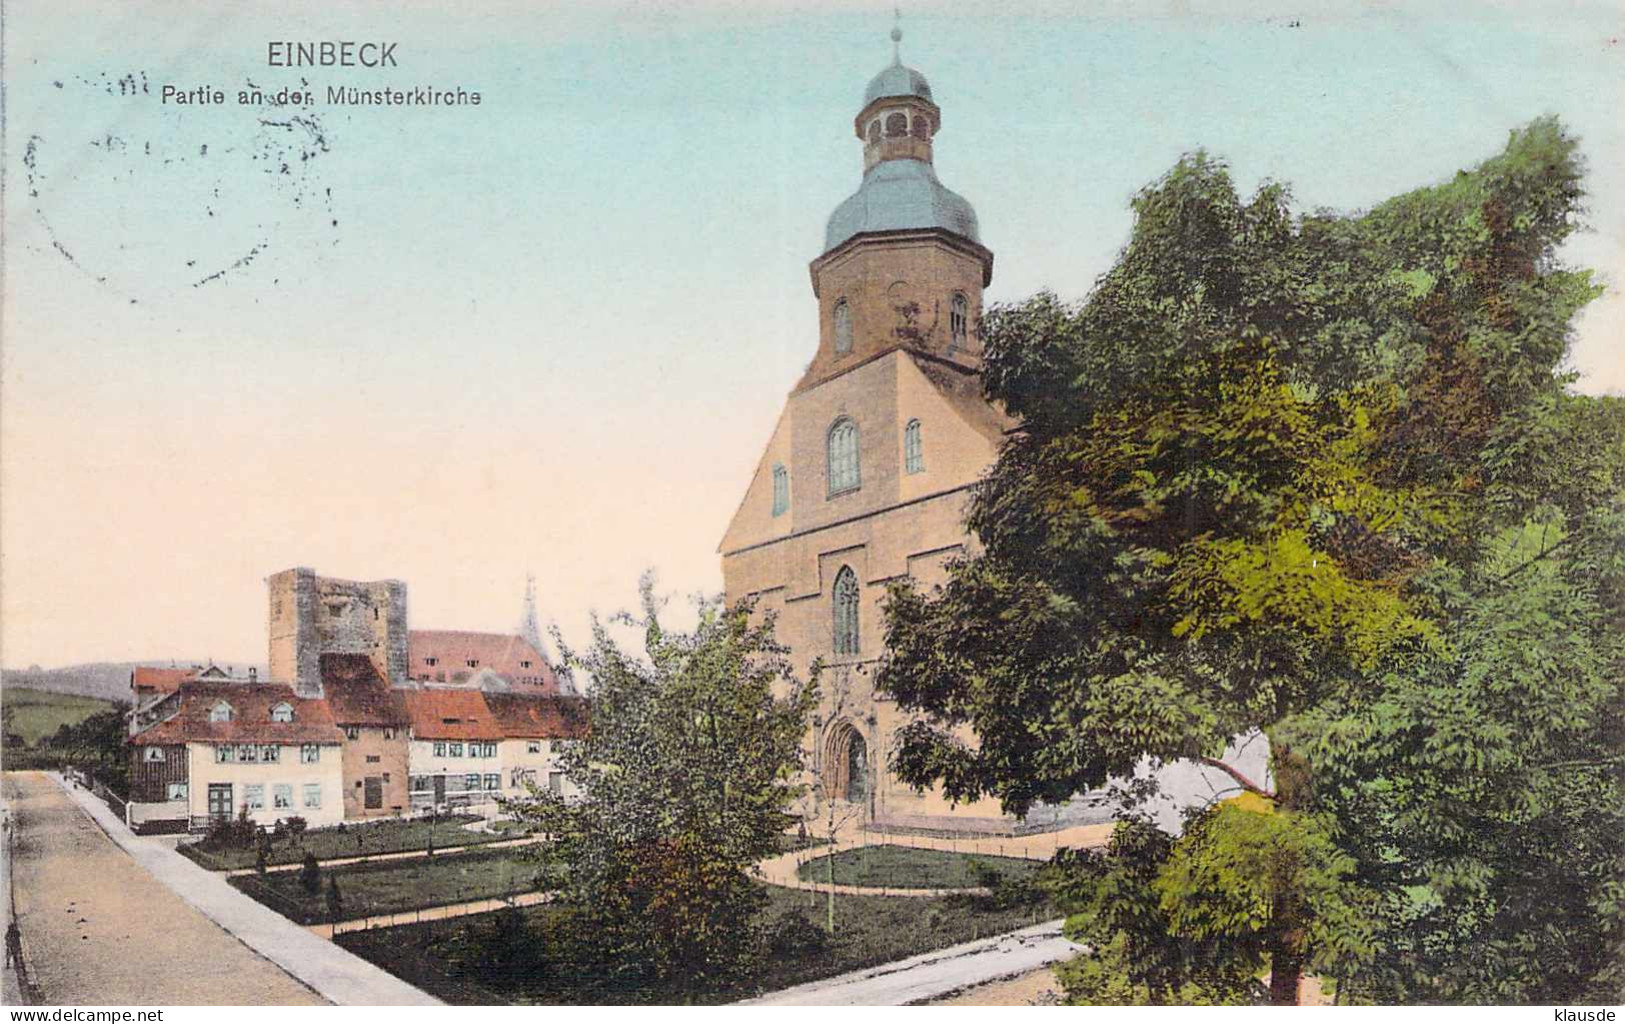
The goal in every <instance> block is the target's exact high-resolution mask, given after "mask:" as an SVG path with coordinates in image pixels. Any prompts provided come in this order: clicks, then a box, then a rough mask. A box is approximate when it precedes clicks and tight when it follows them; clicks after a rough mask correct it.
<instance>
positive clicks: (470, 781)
mask: <svg viewBox="0 0 1625 1024" xmlns="http://www.w3.org/2000/svg"><path fill="white" fill-rule="evenodd" d="M463 788H464V789H479V788H480V774H479V772H469V773H468V774H467V775H465V776H463Z"/></svg>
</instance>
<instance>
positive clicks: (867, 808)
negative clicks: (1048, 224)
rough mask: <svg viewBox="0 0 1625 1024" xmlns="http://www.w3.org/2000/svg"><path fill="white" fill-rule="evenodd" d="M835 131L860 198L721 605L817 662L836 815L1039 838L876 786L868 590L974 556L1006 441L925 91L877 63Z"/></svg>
mask: <svg viewBox="0 0 1625 1024" xmlns="http://www.w3.org/2000/svg"><path fill="white" fill-rule="evenodd" d="M900 37H901V36H900V33H897V32H894V33H893V36H892V38H893V40H894V41H895V40H897V39H899V38H900ZM852 128H853V133H854V134H855V135H856V136H857V139H858V142H859V143H860V145H861V147H862V152H863V180H862V183H861V184H860V185H859V186H858V189H857V191H856V192H854V193H853V194H852V195H851V196H850V197H849V198H847V199H846V200H845V201H844V202H842V203H841V204H840V205H839V206H837V207H836V209H835V212H834V213H832V214H831V215H830V217H829V221H828V224H827V227H826V230H825V235H824V249H823V252H822V253H821V254H820V255H819V256H818V258H817V259H815V260H813V261H812V265H811V272H812V291H813V296H814V298H815V299H816V300H817V311H818V350H817V352H816V353H815V354H814V355H813V358H812V362H811V363H810V365H809V366H808V367H807V370H806V372H805V373H804V374H803V375H802V377H801V380H800V381H799V382H797V384H796V385H795V387H794V389H793V390H792V391H791V392H790V396H789V399H788V401H787V402H786V404H785V409H784V412H783V413H782V414H781V415H780V417H779V421H778V425H777V426H776V427H775V429H774V431H773V435H772V437H771V438H770V439H769V441H768V443H767V448H766V451H765V452H764V453H763V455H762V458H761V462H760V464H759V465H758V466H757V469H756V473H755V476H754V477H753V478H752V480H751V483H750V486H749V489H748V490H747V491H746V493H745V497H744V501H743V502H742V503H741V504H740V506H739V510H738V511H737V512H736V513H735V514H734V517H733V521H732V522H731V523H730V524H729V526H728V529H727V533H726V534H725V536H724V537H723V540H722V544H721V546H720V549H719V550H720V552H721V555H722V571H723V581H724V588H725V591H726V597H727V600H728V601H729V602H730V603H732V602H735V601H738V600H740V599H742V598H746V597H751V598H754V599H755V600H756V602H757V609H758V611H759V612H772V613H775V614H776V616H777V631H776V635H777V637H778V639H779V641H780V642H781V643H784V644H786V645H787V646H789V648H790V652H791V657H792V659H793V660H794V662H795V664H796V666H797V668H798V669H799V670H801V671H803V672H805V670H806V668H807V667H808V666H809V665H810V664H811V663H812V662H813V661H814V660H815V659H819V658H821V659H823V662H824V665H825V674H824V676H823V677H822V680H821V689H822V705H821V707H820V709H819V711H818V712H817V715H816V724H815V725H814V727H813V730H812V734H811V736H810V737H809V751H808V752H809V755H810V764H811V768H812V772H813V775H814V779H815V784H816V785H817V786H818V787H819V788H820V789H821V790H822V793H823V794H824V795H826V796H828V797H829V798H831V799H833V800H835V801H837V802H838V803H839V804H840V805H841V806H842V807H843V809H844V811H845V812H846V814H845V815H844V816H845V817H849V818H851V817H856V818H861V820H863V821H864V822H867V823H868V824H870V825H871V826H873V827H893V828H902V829H931V830H938V829H943V830H953V831H974V832H1007V831H1012V830H1014V829H1016V828H1018V827H1023V826H1025V827H1028V828H1031V827H1035V826H1036V827H1043V826H1042V825H1040V824H1039V823H1038V822H1030V823H1018V822H1016V821H1014V820H1013V819H1010V818H1008V817H1006V816H1004V815H1002V814H1001V813H1000V809H999V807H998V804H997V802H995V801H980V802H977V803H972V804H959V805H954V804H951V803H950V802H949V801H947V800H946V799H944V798H943V797H942V795H941V794H940V793H936V792H931V791H927V792H926V793H924V794H919V793H916V792H914V791H913V790H912V789H911V788H910V787H908V786H906V785H904V784H903V783H901V782H900V781H898V780H897V779H895V778H893V777H892V776H891V775H890V774H889V773H888V772H887V771H886V768H885V766H886V765H887V763H888V762H889V760H890V757H891V754H892V744H893V737H894V734H895V733H896V731H897V730H898V728H899V727H901V726H903V725H905V724H906V723H907V722H908V721H909V716H908V714H907V713H905V712H903V711H901V710H900V709H899V708H898V706H897V704H896V703H895V702H894V701H893V700H891V699H890V698H889V697H888V696H887V695H886V694H885V693H882V692H879V691H877V690H876V689H875V687H874V674H875V668H876V663H877V661H878V659H879V658H880V656H881V653H882V649H883V643H884V622H883V616H882V611H881V608H882V603H883V601H884V598H885V595H886V588H887V585H888V584H890V583H891V582H893V581H895V580H901V579H905V578H908V579H913V580H914V581H915V583H916V585H918V586H920V587H922V588H926V589H929V588H930V587H932V586H934V585H936V584H939V583H942V582H944V580H945V579H946V565H947V563H948V562H950V561H951V560H953V559H955V558H958V557H961V556H963V555H965V554H967V553H968V552H969V551H970V550H971V549H972V548H973V547H974V545H975V544H976V540H975V538H974V537H973V536H971V535H969V534H968V533H967V531H966V528H965V526H964V517H965V512H966V510H967V503H968V501H969V498H970V494H971V488H972V487H973V486H974V485H975V483H976V481H977V480H978V478H979V477H980V476H981V475H982V473H983V472H984V470H986V469H987V468H988V467H989V466H990V465H991V464H992V463H993V462H994V460H995V459H996V458H997V457H998V451H999V447H1000V444H1001V442H1002V441H1003V439H1004V437H1005V434H1006V433H1007V432H1008V431H1010V430H1011V429H1012V428H1013V426H1014V423H1013V421H1012V420H1011V419H1010V417H1008V416H1007V415H1005V414H1004V412H1003V411H1002V410H1000V409H999V408H997V407H996V406H994V405H991V404H989V403H988V402H987V401H986V400H985V399H984V398H983V397H982V383H981V378H980V373H981V364H982V347H981V342H980V340H979V339H978V337H977V329H976V324H977V319H978V317H979V316H980V314H981V310H982V289H983V288H984V287H986V286H987V285H988V284H989V283H990V282H991V281H992V278H993V253H992V252H991V251H990V250H989V249H988V248H987V247H986V246H985V245H983V244H982V239H981V232H980V230H979V228H978V226H977V221H976V211H975V210H974V209H972V208H971V204H970V203H969V202H967V201H966V200H965V199H964V198H962V197H960V196H959V195H957V194H956V193H954V192H952V191H950V190H949V189H948V188H947V187H945V186H944V185H943V184H942V182H941V181H939V180H938V179H937V173H936V167H935V164H934V160H933V146H934V145H935V142H936V138H937V134H938V133H939V132H940V131H941V130H942V128H943V117H942V110H941V109H940V108H939V107H938V106H937V104H936V102H935V100H934V99H933V97H932V93H931V86H930V85H929V83H927V82H926V79H925V76H924V75H922V74H920V73H919V72H918V71H915V70H914V69H912V68H908V67H905V66H903V64H902V63H901V61H894V62H893V64H892V65H891V66H890V67H888V68H886V69H884V70H883V71H881V72H880V73H879V74H878V75H876V76H875V77H874V79H873V80H872V81H871V82H870V83H869V87H868V88H867V89H866V90H865V91H864V95H863V104H862V107H861V109H859V110H858V112H857V116H856V117H855V118H854V119H853V122H852ZM1033 817H1034V818H1038V817H1043V815H1041V814H1040V813H1039V812H1037V811H1035V812H1034V815H1033ZM1049 817H1050V818H1051V820H1053V817H1054V816H1053V813H1051V814H1050V815H1049Z"/></svg>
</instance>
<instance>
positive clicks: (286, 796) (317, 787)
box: [167, 782, 322, 811]
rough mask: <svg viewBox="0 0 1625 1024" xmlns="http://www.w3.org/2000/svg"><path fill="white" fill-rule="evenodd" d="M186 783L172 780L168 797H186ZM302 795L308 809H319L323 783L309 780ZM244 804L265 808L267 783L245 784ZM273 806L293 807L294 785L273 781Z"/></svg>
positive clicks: (276, 808) (176, 798) (182, 798)
mask: <svg viewBox="0 0 1625 1024" xmlns="http://www.w3.org/2000/svg"><path fill="white" fill-rule="evenodd" d="M177 794H178V795H177ZM186 794H187V790H186V783H184V782H171V783H170V784H169V792H168V794H167V795H168V797H169V799H171V800H185V799H186ZM301 796H303V797H304V807H305V809H306V810H319V809H320V808H321V806H322V784H321V783H320V782H307V783H305V784H304V787H303V792H302V793H301ZM243 806H244V807H247V808H248V809H249V810H250V811H263V810H265V784H264V783H260V782H250V783H247V784H245V785H244V786H243ZM271 808H272V809H273V810H278V811H286V810H292V809H293V786H291V785H289V784H287V783H282V782H278V783H273V784H272V786H271Z"/></svg>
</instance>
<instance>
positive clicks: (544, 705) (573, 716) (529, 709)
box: [485, 693, 587, 739]
mask: <svg viewBox="0 0 1625 1024" xmlns="http://www.w3.org/2000/svg"><path fill="white" fill-rule="evenodd" d="M485 703H486V705H487V706H489V707H490V709H491V713H492V714H493V715H495V716H496V720H497V724H498V725H499V726H500V727H501V729H502V734H503V735H504V736H505V737H511V738H516V739H579V738H580V737H582V736H584V735H586V732H587V702H586V701H584V700H582V699H581V698H580V697H544V696H537V695H535V694H529V693H487V694H485Z"/></svg>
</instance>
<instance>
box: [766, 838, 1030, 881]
mask: <svg viewBox="0 0 1625 1024" xmlns="http://www.w3.org/2000/svg"><path fill="white" fill-rule="evenodd" d="M832 860H833V861H834V862H835V863H834V869H835V871H834V873H835V884H836V885H859V886H866V887H871V888H881V887H885V888H891V889H970V888H975V887H977V886H980V885H985V884H986V880H985V879H983V878H982V877H981V875H980V874H979V873H978V871H977V868H978V866H980V867H981V868H982V870H983V871H991V872H997V873H998V874H999V876H1000V877H1001V878H1003V879H1012V878H1013V879H1023V880H1024V879H1030V878H1035V877H1037V875H1038V872H1039V871H1041V870H1042V869H1043V867H1044V862H1043V861H1038V860H1025V859H1022V858H1020V857H994V856H982V855H978V854H968V853H952V852H949V851H947V850H929V849H921V848H918V847H913V846H860V847H858V848H857V849H853V850H843V851H842V852H840V853H837V854H835V856H834V857H814V858H813V859H811V860H809V861H806V862H805V863H803V864H802V865H801V866H800V867H799V868H798V869H797V870H796V877H797V878H800V879H801V880H802V881H803V882H828V881H829V880H830V861H832Z"/></svg>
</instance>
